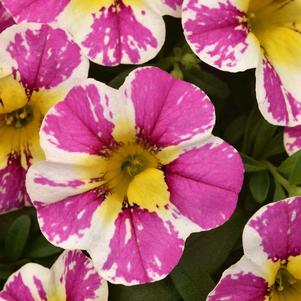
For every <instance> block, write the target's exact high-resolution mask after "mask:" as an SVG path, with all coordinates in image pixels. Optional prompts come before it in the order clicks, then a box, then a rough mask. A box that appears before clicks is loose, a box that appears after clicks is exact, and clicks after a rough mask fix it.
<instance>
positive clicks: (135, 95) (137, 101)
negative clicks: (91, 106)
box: [120, 67, 215, 148]
mask: <svg viewBox="0 0 301 301" xmlns="http://www.w3.org/2000/svg"><path fill="white" fill-rule="evenodd" d="M141 87H143V89H141ZM120 91H121V93H122V95H123V96H125V97H126V99H128V101H129V102H132V103H133V106H134V111H135V120H136V122H135V123H136V126H137V128H138V132H139V136H140V137H141V138H143V139H145V140H147V141H149V142H150V143H152V144H154V145H157V146H158V147H160V148H164V147H170V146H181V145H189V144H194V143H199V142H200V141H202V140H204V139H206V138H207V137H208V136H209V135H210V134H211V131H212V129H213V126H214V123H215V112H214V107H213V105H212V103H211V101H210V100H209V98H208V97H207V96H206V94H205V93H204V92H202V91H201V90H200V89H199V88H197V87H196V86H194V85H192V84H189V83H187V82H184V81H180V80H176V79H175V78H173V77H172V76H171V75H170V74H168V73H166V72H165V71H162V70H160V69H158V68H155V67H145V68H140V69H136V70H135V71H134V72H132V73H131V74H130V75H129V77H128V78H127V79H126V81H125V83H124V85H123V86H122V87H121V88H120Z"/></svg>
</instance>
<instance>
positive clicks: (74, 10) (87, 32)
mask: <svg viewBox="0 0 301 301" xmlns="http://www.w3.org/2000/svg"><path fill="white" fill-rule="evenodd" d="M3 3H4V5H5V6H6V8H7V9H8V11H10V13H11V14H12V15H13V16H14V18H15V20H16V21H17V22H24V21H26V22H42V23H49V22H53V21H56V22H57V23H58V24H59V25H60V26H61V27H63V28H66V29H67V30H68V31H69V32H70V33H71V35H72V37H73V38H74V39H75V41H76V42H77V43H78V44H79V45H80V46H81V47H82V49H83V51H84V53H85V54H86V55H87V56H88V58H89V59H90V60H92V61H93V62H95V63H98V64H102V65H106V66H113V65H118V64H120V63H123V64H141V63H144V62H147V61H148V60H150V59H152V58H153V57H155V56H156V55H157V53H158V52H159V50H160V49H161V47H162V45H163V43H164V40H165V24H164V20H163V18H162V16H163V15H172V16H180V6H181V4H182V0H156V1H140V0H123V1H122V0H106V1H97V0H92V1H82V0H60V1H47V3H45V1H34V2H32V3H30V4H28V1H27V0H18V1H15V0H3Z"/></svg>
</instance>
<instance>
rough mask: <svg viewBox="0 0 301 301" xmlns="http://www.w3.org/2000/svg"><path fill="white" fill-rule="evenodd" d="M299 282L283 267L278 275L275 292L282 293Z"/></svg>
mask: <svg viewBox="0 0 301 301" xmlns="http://www.w3.org/2000/svg"><path fill="white" fill-rule="evenodd" d="M297 281H298V280H297V279H296V278H295V277H294V276H293V275H292V274H291V273H290V272H289V271H288V270H287V269H286V267H283V266H282V267H281V268H280V269H279V271H278V273H277V276H276V281H275V285H274V290H276V291H278V292H282V291H284V290H285V289H288V288H290V287H291V286H293V285H294V284H295V283H296V282H297Z"/></svg>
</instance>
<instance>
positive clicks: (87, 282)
mask: <svg viewBox="0 0 301 301" xmlns="http://www.w3.org/2000/svg"><path fill="white" fill-rule="evenodd" d="M12 300H13V301H21V300H22V301H24V300H26V301H46V300H47V301H52V300H72V301H107V300H108V285H107V282H106V281H104V280H103V279H102V278H101V277H100V276H99V274H98V273H97V272H96V270H95V268H94V266H93V264H92V261H91V260H90V259H89V258H88V257H87V256H85V255H84V254H83V253H82V252H81V251H65V252H64V253H63V254H62V255H61V256H60V257H59V258H58V259H57V261H56V262H55V263H54V264H53V266H52V267H51V268H50V269H47V268H45V267H43V266H41V265H39V264H36V263H28V264H26V265H24V266H23V267H22V268H21V269H19V270H18V271H17V272H15V273H14V274H12V275H11V276H10V277H9V279H8V281H7V282H6V284H5V286H4V288H3V290H2V291H1V292H0V301H12Z"/></svg>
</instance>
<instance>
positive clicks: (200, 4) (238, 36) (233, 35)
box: [183, 0, 301, 126]
mask: <svg viewBox="0 0 301 301" xmlns="http://www.w3.org/2000/svg"><path fill="white" fill-rule="evenodd" d="M300 16H301V3H300V1H299V0H291V1H290V0H278V1H271V0H185V1H184V3H183V27H184V33H185V36H186V39H187V41H188V43H189V44H190V46H191V48H192V49H193V50H194V52H195V53H196V54H197V55H198V56H199V57H200V58H201V59H202V60H203V61H205V62H206V63H208V64H209V65H212V66H214V67H216V68H219V69H221V70H225V71H231V72H238V71H244V70H246V69H250V68H256V93H257V100H258V105H259V109H260V110H261V112H262V114H263V116H264V117H265V118H266V119H267V120H268V121H269V122H270V123H272V124H276V125H286V126H296V125H299V124H301V85H300V82H301V34H300V32H301V17H300Z"/></svg>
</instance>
